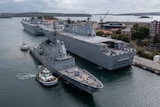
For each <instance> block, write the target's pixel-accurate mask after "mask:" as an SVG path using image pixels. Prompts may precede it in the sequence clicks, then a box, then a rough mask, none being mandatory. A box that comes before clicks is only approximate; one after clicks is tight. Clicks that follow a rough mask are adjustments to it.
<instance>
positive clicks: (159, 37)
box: [153, 35, 160, 43]
mask: <svg viewBox="0 0 160 107" xmlns="http://www.w3.org/2000/svg"><path fill="white" fill-rule="evenodd" d="M153 43H160V36H159V35H155V36H154V37H153Z"/></svg>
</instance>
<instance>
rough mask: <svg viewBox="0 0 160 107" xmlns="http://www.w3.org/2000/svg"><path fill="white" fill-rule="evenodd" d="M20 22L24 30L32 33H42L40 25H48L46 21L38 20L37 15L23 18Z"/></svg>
mask: <svg viewBox="0 0 160 107" xmlns="http://www.w3.org/2000/svg"><path fill="white" fill-rule="evenodd" d="M21 24H22V26H23V28H24V30H26V31H27V32H29V33H31V34H33V35H43V31H42V29H41V27H40V25H50V24H49V23H48V22H47V21H44V20H39V19H38V18H37V17H31V18H29V19H26V18H25V19H24V18H23V19H22V20H21Z"/></svg>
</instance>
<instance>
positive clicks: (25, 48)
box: [20, 42, 29, 51]
mask: <svg viewBox="0 0 160 107" xmlns="http://www.w3.org/2000/svg"><path fill="white" fill-rule="evenodd" d="M20 49H21V51H28V50H29V46H28V45H27V44H26V43H25V42H23V43H22V45H21V46H20Z"/></svg>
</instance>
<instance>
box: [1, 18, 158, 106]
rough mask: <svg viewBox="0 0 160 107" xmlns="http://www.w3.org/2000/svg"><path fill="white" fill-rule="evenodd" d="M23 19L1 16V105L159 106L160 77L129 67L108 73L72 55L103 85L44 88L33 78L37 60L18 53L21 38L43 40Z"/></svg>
mask: <svg viewBox="0 0 160 107" xmlns="http://www.w3.org/2000/svg"><path fill="white" fill-rule="evenodd" d="M21 19H22V18H11V19H0V99H1V100H0V107H34V106H36V107H64V106H65V107H158V106H159V101H160V96H159V95H160V77H159V76H158V75H156V74H153V73H151V72H148V71H145V70H143V69H141V68H138V67H135V66H131V67H127V68H123V69H120V70H117V71H115V72H109V71H106V70H104V69H101V67H98V66H96V65H94V64H92V63H89V62H88V61H86V60H84V59H82V58H80V57H77V56H75V55H74V56H75V58H76V63H77V65H78V66H79V67H81V68H84V69H86V70H88V71H90V72H91V73H92V74H93V75H95V76H96V77H97V78H98V79H100V80H101V82H102V83H103V85H104V88H103V89H102V90H101V91H100V92H98V93H95V94H93V95H88V94H87V93H84V92H81V91H79V90H77V89H75V88H74V87H72V86H69V85H67V84H66V83H65V81H64V80H63V79H59V82H58V84H57V85H56V86H53V87H44V86H42V85H41V84H39V83H38V82H37V81H36V80H35V78H34V77H35V73H36V72H37V71H38V69H39V65H40V63H39V62H38V61H37V60H36V59H35V58H34V57H33V56H32V55H31V54H30V53H29V52H21V51H20V45H21V44H22V42H23V41H25V42H26V43H27V45H29V46H31V45H38V44H39V43H40V42H41V41H43V40H46V39H47V38H46V37H44V36H34V35H31V34H29V33H27V32H25V31H24V30H23V27H22V25H21V24H20V20H21Z"/></svg>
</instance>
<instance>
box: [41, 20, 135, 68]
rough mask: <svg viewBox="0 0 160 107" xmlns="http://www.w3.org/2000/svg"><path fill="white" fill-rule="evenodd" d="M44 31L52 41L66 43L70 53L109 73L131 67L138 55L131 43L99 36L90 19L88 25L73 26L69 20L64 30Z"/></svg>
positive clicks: (48, 29) (77, 23)
mask: <svg viewBox="0 0 160 107" xmlns="http://www.w3.org/2000/svg"><path fill="white" fill-rule="evenodd" d="M42 29H43V32H44V34H45V35H46V36H47V37H48V39H49V40H50V41H54V38H56V39H59V40H62V41H64V43H65V46H66V49H67V50H68V51H70V52H71V53H73V54H76V55H78V56H80V57H82V58H84V59H86V60H88V61H90V62H92V63H94V64H96V65H98V66H100V67H102V68H104V69H106V70H109V71H113V70H116V69H120V68H123V67H126V66H130V65H131V64H132V60H133V57H134V55H135V53H136V50H135V49H134V48H131V46H130V44H129V43H126V42H124V41H121V40H115V39H111V38H107V37H101V36H97V35H96V33H95V30H94V29H93V27H92V25H91V22H90V18H88V20H87V21H86V24H81V22H80V21H79V20H78V21H77V22H76V23H75V24H71V21H70V20H68V22H67V23H66V24H65V25H64V29H63V30H57V29H53V28H49V27H42Z"/></svg>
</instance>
